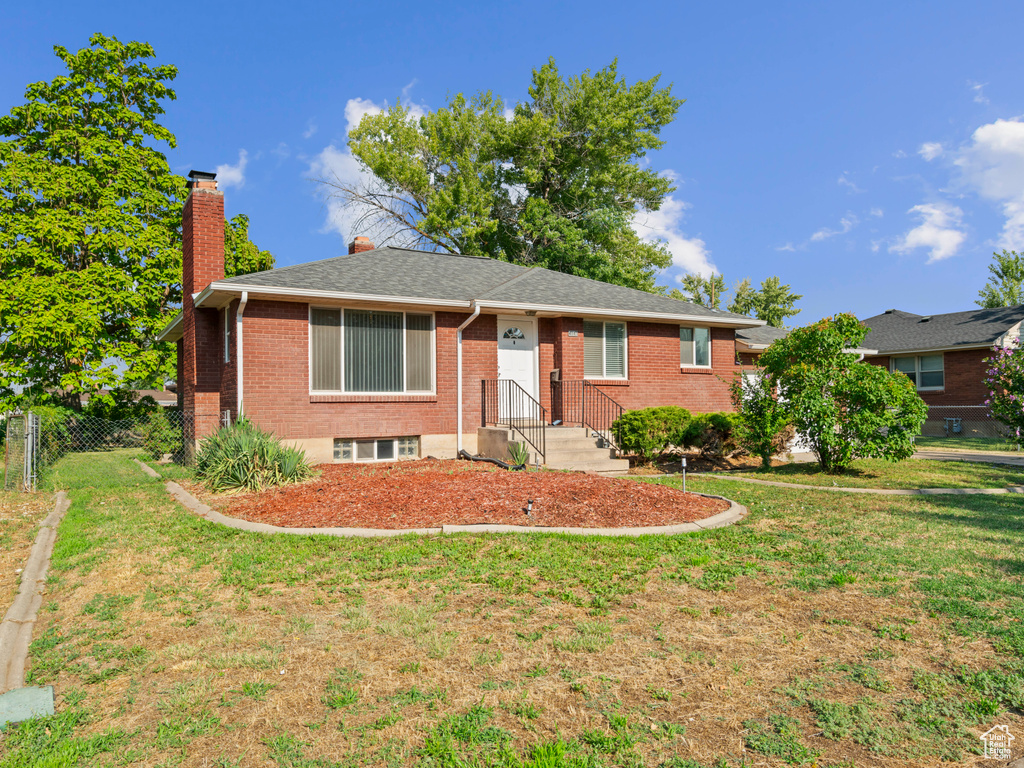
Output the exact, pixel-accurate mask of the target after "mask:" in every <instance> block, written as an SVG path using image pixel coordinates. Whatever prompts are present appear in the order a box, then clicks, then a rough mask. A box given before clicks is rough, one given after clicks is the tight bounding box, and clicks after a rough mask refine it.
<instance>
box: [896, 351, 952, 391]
mask: <svg viewBox="0 0 1024 768" xmlns="http://www.w3.org/2000/svg"><path fill="white" fill-rule="evenodd" d="M922 357H941V358H942V386H940V387H922V386H921V374H922V373H935V371H922V370H921V358H922ZM897 360H913V361H914V375H915V378H916V381H915V382H914V386H915V387H917V391H918V392H941V391H942V390H944V389H945V388H946V355H945V354H944V353H943V352H933V353H932V354H930V355H893V356H892V357H890V358H889V370H890V371H891V372H893V373H895V372H896V371H897V370H899V369H898V368H897V367H896V361H897ZM900 373H903V371H900Z"/></svg>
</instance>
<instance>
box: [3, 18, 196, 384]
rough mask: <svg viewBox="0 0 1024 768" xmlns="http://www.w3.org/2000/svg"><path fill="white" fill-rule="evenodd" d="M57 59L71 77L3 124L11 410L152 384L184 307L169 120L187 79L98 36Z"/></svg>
mask: <svg viewBox="0 0 1024 768" xmlns="http://www.w3.org/2000/svg"><path fill="white" fill-rule="evenodd" d="M54 51H55V53H56V55H57V56H58V58H60V60H61V61H62V62H63V63H64V65H65V66H66V67H67V74H66V75H62V76H60V77H56V78H54V79H53V80H52V81H50V82H38V83H33V84H31V85H29V86H28V88H27V90H26V92H25V99H26V103H25V104H23V105H22V106H18V107H15V108H14V109H12V110H11V113H10V114H9V115H6V116H4V117H0V137H2V139H3V140H2V141H0V340H2V342H3V344H2V345H0V399H9V398H11V397H12V396H13V395H14V391H15V390H14V388H15V386H17V385H21V386H24V387H27V389H28V393H29V394H33V393H34V394H36V395H38V394H42V393H43V392H44V391H45V390H48V389H54V388H56V389H60V390H63V391H70V392H75V393H78V392H83V391H89V390H93V389H96V388H98V387H101V386H112V385H115V384H116V383H117V382H118V381H119V380H120V379H121V378H122V377H127V378H133V379H139V380H142V379H148V378H152V376H153V375H154V373H155V372H156V371H158V370H160V369H161V368H162V366H164V364H165V363H166V357H167V353H166V350H161V349H158V348H157V347H156V346H154V345H153V344H151V343H150V342H149V339H151V338H152V336H153V333H154V332H155V331H156V330H157V329H158V328H159V327H160V325H161V324H162V323H163V322H164V320H165V318H166V316H167V313H168V309H169V308H170V307H171V306H173V305H175V304H176V303H177V302H180V299H181V296H180V277H179V275H180V266H181V251H180V242H179V239H180V237H179V228H180V215H181V214H180V209H181V201H182V197H183V192H184V185H183V180H182V179H181V178H180V177H178V176H175V175H174V174H172V173H171V171H170V169H169V168H168V165H167V160H166V158H165V157H164V155H163V153H162V152H161V148H165V147H173V146H174V144H175V141H174V136H173V135H172V134H171V132H170V131H168V130H167V129H166V128H165V127H164V126H162V125H161V124H160V123H159V122H158V118H159V116H160V115H161V114H163V112H164V109H163V106H162V105H163V103H164V102H165V101H167V100H170V99H174V98H175V94H174V91H173V90H171V88H170V87H169V85H168V83H170V81H171V80H173V79H174V77H175V74H176V69H175V68H174V67H172V66H167V65H161V66H153V65H151V64H150V63H149V60H150V59H152V58H153V56H154V53H153V49H152V47H151V46H150V45H148V44H147V43H140V42H129V43H122V42H120V41H119V40H118V39H117V38H115V37H106V36H104V35H99V34H97V35H94V36H93V37H92V38H91V39H90V47H88V48H83V49H82V50H80V51H78V52H77V53H71V52H69V51H68V50H67V49H65V48H63V47H60V46H57V47H55V48H54ZM119 361H120V362H119ZM122 365H123V366H126V367H127V370H126V371H124V370H122Z"/></svg>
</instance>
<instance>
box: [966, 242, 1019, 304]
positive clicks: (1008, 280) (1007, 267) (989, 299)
mask: <svg viewBox="0 0 1024 768" xmlns="http://www.w3.org/2000/svg"><path fill="white" fill-rule="evenodd" d="M992 257H993V258H992V263H991V264H989V265H988V271H989V274H990V275H991V276H990V277H989V279H988V282H987V283H985V287H984V288H982V289H981V290H980V291H978V300H977V301H976V302H975V303H976V304H977V305H978V306H979V307H985V308H986V309H994V308H996V307H1012V306H1014V305H1016V304H1024V254H1020V253H1017V252H1016V251H1007V250H1005V249H1004V250H1003V252H1002V253H993V254H992Z"/></svg>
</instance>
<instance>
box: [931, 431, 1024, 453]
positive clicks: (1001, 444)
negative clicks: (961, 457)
mask: <svg viewBox="0 0 1024 768" xmlns="http://www.w3.org/2000/svg"><path fill="white" fill-rule="evenodd" d="M914 444H915V445H916V446H917V447H918V448H919V449H920V450H922V451H982V452H985V453H992V452H993V451H1000V452H1002V451H1006V452H1010V453H1018V452H1019V451H1018V450H1017V446H1016V445H1014V444H1012V443H1010V442H1008V441H1006V440H1003V439H1002V438H998V437H926V436H924V435H918V436H917V437H915V438H914Z"/></svg>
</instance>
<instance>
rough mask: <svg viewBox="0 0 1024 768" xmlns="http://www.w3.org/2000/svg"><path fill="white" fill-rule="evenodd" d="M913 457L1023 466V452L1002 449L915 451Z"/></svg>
mask: <svg viewBox="0 0 1024 768" xmlns="http://www.w3.org/2000/svg"><path fill="white" fill-rule="evenodd" d="M914 458H915V459H927V460H929V461H975V462H978V463H981V464H1007V465H1009V466H1012V467H1024V453H1021V452H1020V451H1015V452H1013V453H1009V452H1005V453H1004V452H1002V451H917V452H916V453H915V454H914Z"/></svg>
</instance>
